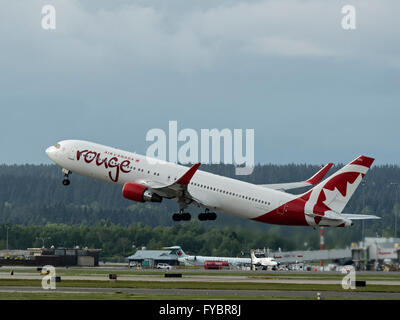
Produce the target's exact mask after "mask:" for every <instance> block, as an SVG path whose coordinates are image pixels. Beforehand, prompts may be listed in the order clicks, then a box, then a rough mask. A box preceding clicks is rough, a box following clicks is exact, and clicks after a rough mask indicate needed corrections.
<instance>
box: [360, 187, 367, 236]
mask: <svg viewBox="0 0 400 320" xmlns="http://www.w3.org/2000/svg"><path fill="white" fill-rule="evenodd" d="M366 183H367V180H362V181H361V186H362V195H363V208H362V211H361V212H362V213H365V212H364V211H365V184H366ZM364 237H365V220H362V232H361V240H362V241H364Z"/></svg>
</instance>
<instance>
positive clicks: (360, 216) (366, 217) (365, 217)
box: [342, 213, 381, 220]
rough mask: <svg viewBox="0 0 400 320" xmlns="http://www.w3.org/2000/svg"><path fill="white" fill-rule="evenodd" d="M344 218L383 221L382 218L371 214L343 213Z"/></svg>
mask: <svg viewBox="0 0 400 320" xmlns="http://www.w3.org/2000/svg"><path fill="white" fill-rule="evenodd" d="M342 216H343V217H344V218H346V219H350V220H371V219H381V217H378V216H373V215H369V214H351V213H342Z"/></svg>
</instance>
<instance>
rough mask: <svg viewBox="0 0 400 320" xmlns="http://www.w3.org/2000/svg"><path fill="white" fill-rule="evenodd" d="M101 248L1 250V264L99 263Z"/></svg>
mask: <svg viewBox="0 0 400 320" xmlns="http://www.w3.org/2000/svg"><path fill="white" fill-rule="evenodd" d="M100 251H101V250H100V249H88V248H84V249H80V248H28V249H27V250H0V266H1V265H12V266H18V265H19V266H44V265H52V266H55V267H60V266H86V267H95V266H98V265H99V253H100Z"/></svg>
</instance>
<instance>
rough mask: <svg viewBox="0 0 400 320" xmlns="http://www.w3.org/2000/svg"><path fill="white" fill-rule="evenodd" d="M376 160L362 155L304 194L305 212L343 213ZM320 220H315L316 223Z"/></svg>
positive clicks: (319, 213)
mask: <svg viewBox="0 0 400 320" xmlns="http://www.w3.org/2000/svg"><path fill="white" fill-rule="evenodd" d="M374 160H375V159H373V158H370V157H366V156H360V157H358V158H357V159H355V160H353V161H352V162H350V163H349V164H347V165H346V166H344V167H343V168H342V169H340V170H338V171H337V172H336V173H334V174H333V175H332V176H330V177H328V178H327V179H325V180H324V181H322V182H320V183H319V184H318V185H316V186H315V187H314V188H312V189H311V190H310V191H308V192H306V193H305V194H303V195H302V196H301V198H302V199H304V200H305V201H306V205H305V212H307V213H312V214H316V215H320V216H321V218H322V217H323V216H324V215H325V212H327V211H334V212H336V213H341V212H342V211H343V209H344V207H345V206H346V204H347V203H348V202H349V200H350V198H351V196H352V195H353V194H354V192H355V191H356V189H357V187H358V186H359V185H360V182H361V180H362V179H363V178H364V176H365V174H366V173H367V171H368V170H369V168H370V167H371V165H372V163H373V162H374ZM315 219H316V218H314V220H315ZM317 220H319V221H320V220H321V219H320V218H318V219H317ZM319 221H315V222H316V224H318V223H319Z"/></svg>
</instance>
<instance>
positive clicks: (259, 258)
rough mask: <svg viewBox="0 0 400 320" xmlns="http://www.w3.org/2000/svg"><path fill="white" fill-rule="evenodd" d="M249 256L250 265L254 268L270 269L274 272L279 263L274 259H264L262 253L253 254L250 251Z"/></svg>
mask: <svg viewBox="0 0 400 320" xmlns="http://www.w3.org/2000/svg"><path fill="white" fill-rule="evenodd" d="M250 254H251V264H252V265H254V266H256V267H262V268H263V269H268V267H269V268H271V269H272V270H275V269H276V268H277V267H278V266H279V262H278V261H276V260H275V259H274V258H271V257H266V256H265V255H264V253H262V254H260V253H255V251H254V250H251V251H250Z"/></svg>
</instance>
